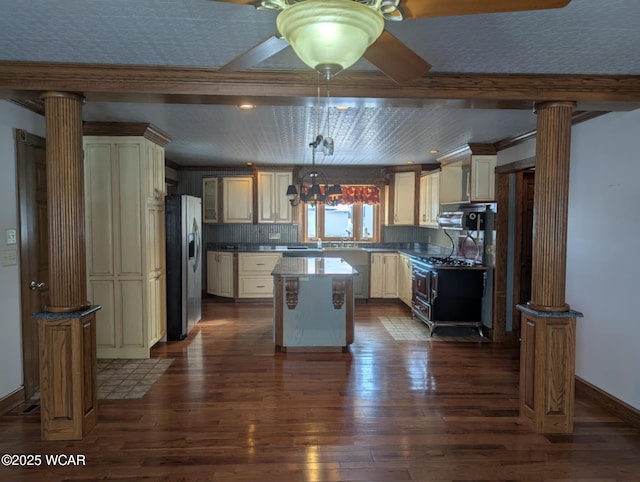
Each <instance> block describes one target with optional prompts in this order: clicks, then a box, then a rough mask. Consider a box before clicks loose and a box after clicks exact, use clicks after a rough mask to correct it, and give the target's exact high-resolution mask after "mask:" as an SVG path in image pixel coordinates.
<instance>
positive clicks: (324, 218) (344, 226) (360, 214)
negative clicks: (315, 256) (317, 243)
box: [304, 186, 379, 241]
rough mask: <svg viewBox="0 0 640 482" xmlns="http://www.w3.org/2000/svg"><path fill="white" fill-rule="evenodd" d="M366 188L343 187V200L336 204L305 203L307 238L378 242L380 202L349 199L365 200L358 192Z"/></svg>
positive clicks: (375, 198)
mask: <svg viewBox="0 0 640 482" xmlns="http://www.w3.org/2000/svg"><path fill="white" fill-rule="evenodd" d="M362 189H363V187H362V186H343V199H342V202H340V203H338V204H335V205H331V204H317V205H313V204H305V206H304V215H305V220H304V221H305V223H304V224H305V239H306V240H307V241H312V240H314V239H318V238H321V239H323V240H326V241H341V240H349V241H377V240H378V232H379V229H378V227H379V203H375V204H374V203H371V204H368V203H365V202H349V201H358V200H359V199H361V198H359V197H358V196H357V193H358V192H359V191H360V190H362ZM376 189H377V188H376ZM354 193H355V194H354ZM363 200H365V201H368V200H370V199H369V198H367V199H363ZM373 200H374V201H375V200H378V197H377V196H376V197H374V198H373ZM345 201H347V202H345Z"/></svg>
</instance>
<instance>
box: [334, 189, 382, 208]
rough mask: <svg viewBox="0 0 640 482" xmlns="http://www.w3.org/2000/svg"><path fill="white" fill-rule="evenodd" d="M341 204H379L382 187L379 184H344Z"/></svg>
mask: <svg viewBox="0 0 640 482" xmlns="http://www.w3.org/2000/svg"><path fill="white" fill-rule="evenodd" d="M340 203H341V204H355V203H362V204H379V203H380V188H379V187H378V186H360V185H358V186H342V198H341V199H340Z"/></svg>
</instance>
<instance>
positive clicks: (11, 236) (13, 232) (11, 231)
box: [7, 229, 17, 244]
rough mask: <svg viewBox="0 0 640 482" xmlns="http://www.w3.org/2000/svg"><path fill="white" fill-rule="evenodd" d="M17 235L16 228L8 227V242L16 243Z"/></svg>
mask: <svg viewBox="0 0 640 482" xmlns="http://www.w3.org/2000/svg"><path fill="white" fill-rule="evenodd" d="M16 235H17V232H16V230H15V229H7V244H16V243H17V239H16Z"/></svg>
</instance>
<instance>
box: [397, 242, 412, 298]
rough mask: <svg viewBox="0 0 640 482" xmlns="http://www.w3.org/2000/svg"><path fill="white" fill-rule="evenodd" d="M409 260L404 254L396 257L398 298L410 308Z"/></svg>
mask: <svg viewBox="0 0 640 482" xmlns="http://www.w3.org/2000/svg"><path fill="white" fill-rule="evenodd" d="M411 266H412V265H411V258H409V256H407V255H405V254H400V255H399V257H398V296H399V297H400V299H401V300H402V302H403V303H404V304H405V305H407V306H408V307H409V308H411V294H412V284H411Z"/></svg>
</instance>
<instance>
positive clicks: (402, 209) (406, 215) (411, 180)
mask: <svg viewBox="0 0 640 482" xmlns="http://www.w3.org/2000/svg"><path fill="white" fill-rule="evenodd" d="M415 192H416V174H415V172H413V171H411V172H398V173H396V174H395V176H394V182H393V224H408V225H413V224H415V209H416V196H415Z"/></svg>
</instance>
